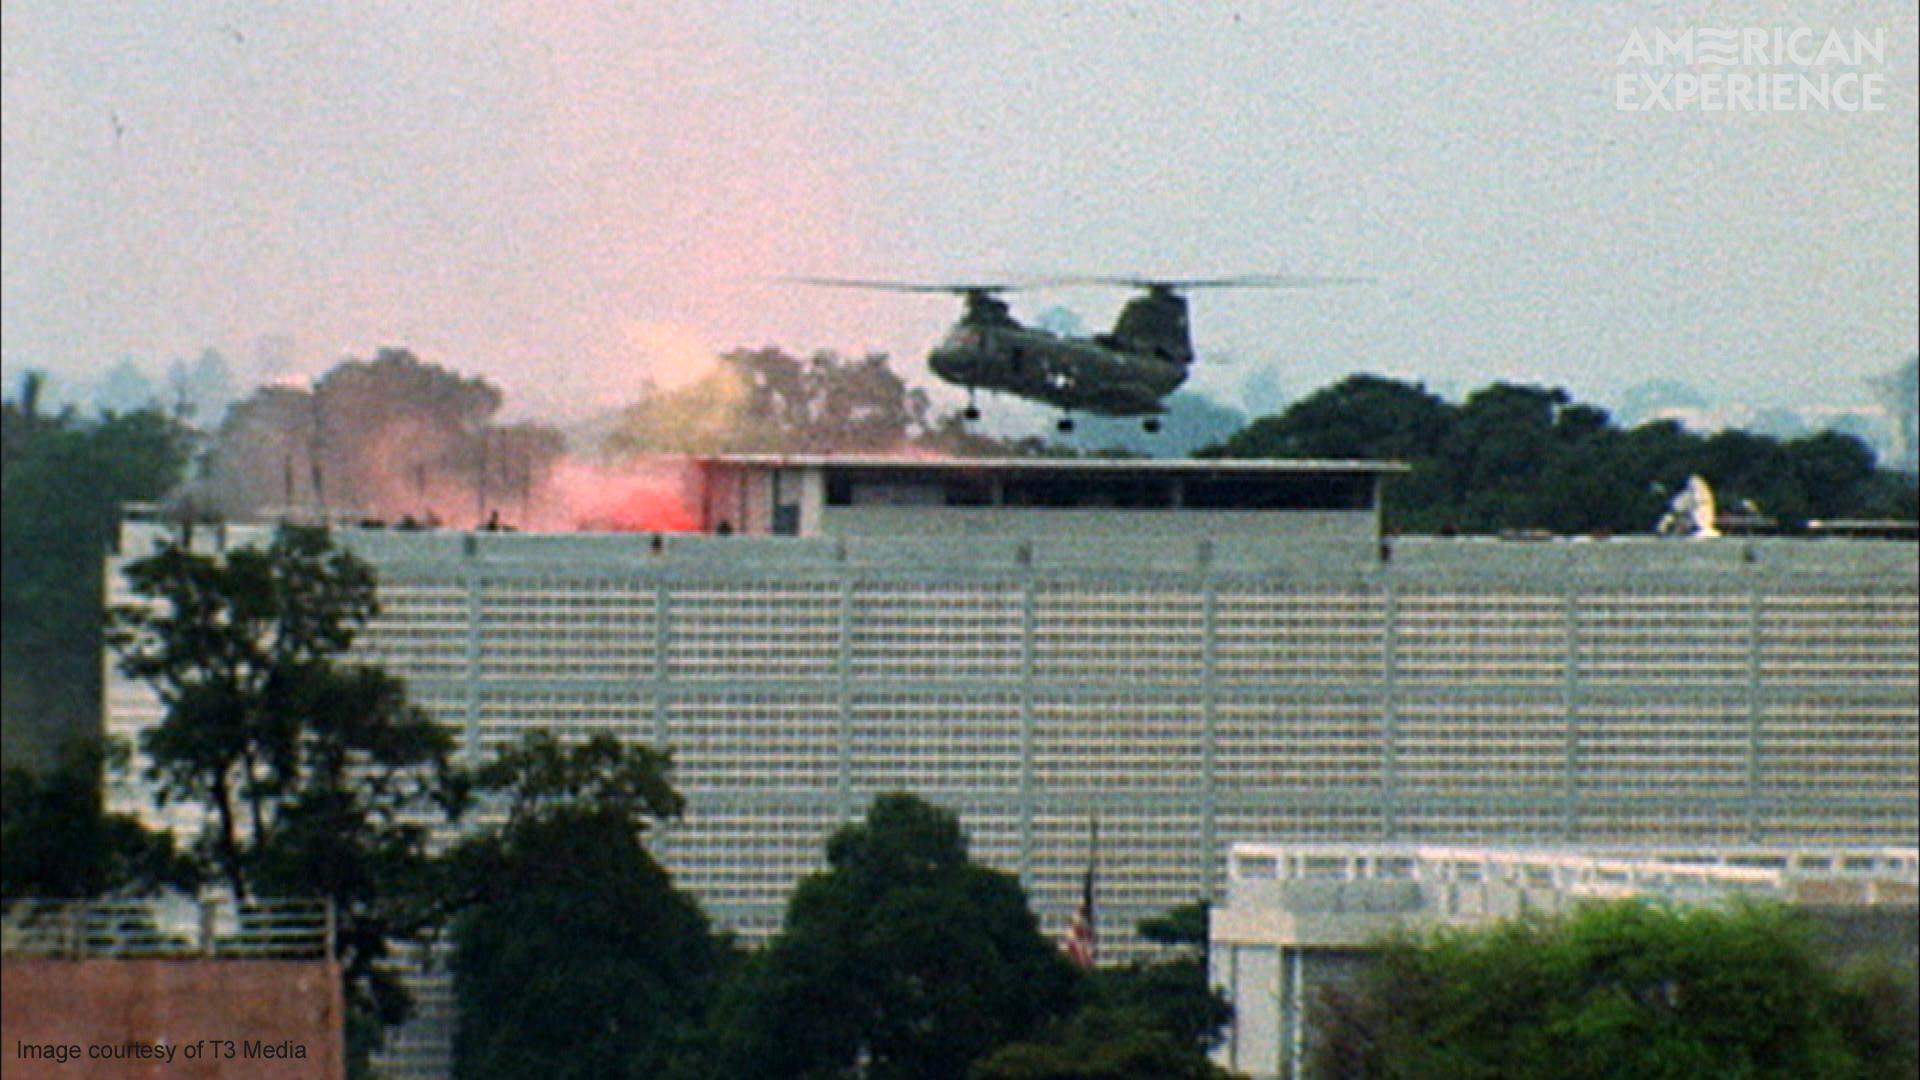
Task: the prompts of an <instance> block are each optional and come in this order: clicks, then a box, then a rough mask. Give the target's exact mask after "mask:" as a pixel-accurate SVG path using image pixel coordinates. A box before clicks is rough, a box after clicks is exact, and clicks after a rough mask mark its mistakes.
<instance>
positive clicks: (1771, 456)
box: [1199, 375, 1917, 534]
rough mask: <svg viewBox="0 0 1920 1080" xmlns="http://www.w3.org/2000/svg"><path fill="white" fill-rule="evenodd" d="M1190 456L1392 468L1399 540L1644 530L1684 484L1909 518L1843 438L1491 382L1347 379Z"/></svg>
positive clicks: (1758, 503)
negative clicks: (1673, 417)
mask: <svg viewBox="0 0 1920 1080" xmlns="http://www.w3.org/2000/svg"><path fill="white" fill-rule="evenodd" d="M1199 456H1201V457H1222V458H1322V459H1327V458H1347V459H1367V460H1381V459H1384V460H1391V461H1399V462H1404V463H1406V464H1407V465H1409V466H1411V467H1412V471H1411V472H1410V473H1409V474H1408V475H1405V476H1401V477H1396V478H1394V479H1393V480H1392V481H1390V484H1391V487H1390V490H1389V494H1388V498H1387V507H1388V509H1387V514H1388V524H1389V527H1390V528H1392V529H1394V530H1395V531H1399V532H1412V533H1452V532H1460V533H1493V532H1502V531H1507V530H1522V529H1525V530H1531V529H1544V530H1548V531H1551V532H1555V533H1564V534H1604V533H1644V532H1648V531H1650V530H1651V529H1652V528H1653V527H1654V525H1655V523H1656V522H1658V521H1659V519H1660V517H1661V515H1662V514H1663V512H1664V511H1665V509H1666V507H1667V504H1668V502H1669V501H1670V500H1671V499H1672V497H1673V495H1674V493H1675V492H1677V491H1679V490H1680V489H1681V488H1682V487H1684V486H1685V485H1686V483H1687V478H1688V477H1690V476H1695V475H1697V476H1700V477H1703V478H1704V479H1705V480H1706V481H1707V483H1708V484H1710V485H1711V486H1712V487H1713V490H1714V492H1715V494H1716V495H1717V496H1718V498H1719V502H1720V505H1721V506H1722V507H1723V508H1729V507H1730V508H1740V509H1745V510H1748V511H1750V512H1751V511H1757V512H1758V514H1760V515H1764V516H1765V517H1767V518H1770V519H1772V520H1773V521H1775V522H1777V523H1778V525H1779V527H1780V528H1782V529H1784V530H1787V531H1793V530H1797V529H1802V528H1804V527H1805V526H1806V524H1807V523H1808V522H1809V521H1817V520H1823V519H1826V520H1830V519H1835V518H1898V519H1902V520H1909V521H1910V520H1913V518H1914V517H1915V516H1916V511H1917V507H1916V498H1915V489H1914V478H1913V477H1912V476H1910V475H1903V474H1900V473H1895V472H1891V471H1888V470H1883V469H1881V468H1879V467H1878V463H1877V461H1876V460H1875V456H1874V452H1873V450H1872V448H1870V447H1869V446H1868V445H1867V444H1866V443H1865V442H1863V441H1861V440H1860V439H1858V438H1856V437H1854V436H1852V435H1841V434H1835V433H1832V432H1828V433H1824V434H1819V435H1810V436H1806V437H1804V438H1796V439H1786V440H1781V439H1775V438H1771V437H1768V436H1765V435H1754V434H1750V433H1748V432H1744V431H1722V432H1717V433H1715V434H1712V435H1700V434H1696V433H1693V432H1690V431H1688V430H1686V429H1685V428H1683V427H1681V426H1680V425H1679V424H1677V423H1675V422H1673V421H1669V420H1660V421H1654V422H1651V423H1646V424H1642V425H1640V426H1639V427H1635V428H1630V429H1623V428H1620V427H1618V426H1616V425H1615V424H1614V422H1613V419H1612V417H1611V416H1609V415H1608V414H1607V411H1606V410H1605V409H1601V408H1598V407H1595V406H1592V405H1582V404H1579V403H1576V402H1574V401H1573V400H1572V399H1571V398H1570V397H1569V396H1568V395H1567V393H1566V391H1564V390H1560V389H1549V388H1543V387H1537V386H1514V385H1510V384H1507V383H1495V384H1493V385H1491V386H1488V387H1485V388H1483V389H1481V390H1477V391H1475V392H1474V393H1472V394H1471V395H1469V396H1468V397H1467V398H1466V400H1465V401H1463V402H1461V403H1460V404H1458V405H1455V404H1451V403H1449V402H1447V401H1445V400H1444V399H1442V398H1440V397H1439V396H1438V395H1436V394H1433V393H1431V392H1429V391H1428V390H1427V389H1426V388H1425V387H1423V386H1420V385H1418V384H1415V383H1406V382H1398V381H1395V380H1393V379H1386V378H1380V377H1378V376H1373V375H1355V376H1352V377H1350V378H1348V379H1346V380H1344V381H1342V382H1340V383H1337V384H1335V385H1333V386H1329V387H1327V388H1325V389H1323V390H1319V391H1317V392H1315V393H1313V394H1311V395H1309V396H1308V397H1306V398H1304V399H1302V400H1301V401H1299V402H1297V403H1295V404H1294V405H1293V406H1291V407H1290V408H1288V409H1287V410H1286V411H1284V412H1282V413H1279V414H1278V415H1275V416H1266V417H1262V418H1260V419H1258V420H1255V421H1254V422H1253V423H1251V424H1249V425H1247V427H1246V428H1244V429H1242V430H1241V431H1240V432H1238V433H1237V434H1235V435H1234V436H1233V437H1231V438H1229V439H1227V440H1226V441H1225V442H1224V443H1221V444H1220V445H1217V446H1212V447H1208V448H1207V449H1205V450H1202V451H1200V454H1199Z"/></svg>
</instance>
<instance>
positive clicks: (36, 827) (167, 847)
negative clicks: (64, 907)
mask: <svg viewBox="0 0 1920 1080" xmlns="http://www.w3.org/2000/svg"><path fill="white" fill-rule="evenodd" d="M104 757H105V753H104V751H103V750H102V749H101V748H100V744H98V743H95V744H85V743H71V744H69V745H68V748H67V751H66V754H65V757H64V759H63V760H62V762H61V764H60V765H59V766H58V767H57V768H54V769H51V770H47V771H45V772H32V771H29V770H27V769H18V768H10V769H8V770H6V778H5V782H4V785H3V786H0V901H4V902H9V903H10V902H12V901H14V900H17V899H20V898H22V897H43V898H49V899H91V898H95V897H101V896H108V895H112V894H116V893H121V894H128V895H138V894H145V893H150V892H152V891H154V890H155V889H158V888H161V887H164V886H168V885H173V886H180V887H191V886H192V885H194V884H195V883H196V882H197V878H198V875H197V873H196V872H195V870H194V867H193V865H192V863H191V862H190V861H189V860H187V859H185V858H184V857H182V856H181V855H180V854H179V853H177V852H175V851H174V846H173V837H172V836H170V835H168V834H166V833H156V832H152V831H150V830H148V829H147V828H146V827H145V826H143V825H141V824H140V822H139V821H137V820H135V819H134V818H131V817H127V816H126V815H123V814H109V813H107V812H106V811H105V809H104V808H103V807H102V806H101V800H100V777H101V767H102V759H103V758H104Z"/></svg>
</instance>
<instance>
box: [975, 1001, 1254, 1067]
mask: <svg viewBox="0 0 1920 1080" xmlns="http://www.w3.org/2000/svg"><path fill="white" fill-rule="evenodd" d="M1232 1075H1233V1074H1231V1073H1229V1072H1227V1071H1226V1070H1225V1069H1222V1068H1220V1067H1219V1066H1217V1065H1215V1064H1213V1062H1211V1061H1209V1060H1207V1057H1206V1055H1204V1054H1202V1053H1200V1052H1198V1051H1196V1050H1195V1049H1194V1048H1193V1047H1191V1046H1185V1045H1182V1044H1181V1042H1180V1041H1179V1040H1178V1039H1176V1038H1174V1037H1172V1036H1170V1035H1168V1034H1167V1033H1166V1032H1165V1031H1164V1030H1162V1029H1161V1028H1159V1027H1156V1026H1155V1025H1154V1024H1153V1022H1152V1018H1151V1017H1150V1016H1148V1015H1147V1014H1144V1013H1141V1012H1139V1011H1135V1010H1126V1009H1110V1008H1104V1007H1094V1008H1088V1009H1083V1010H1081V1011H1080V1012H1078V1013H1076V1014H1074V1017H1073V1019H1071V1020H1069V1021H1068V1022H1067V1023H1066V1024H1064V1025H1062V1026H1061V1027H1060V1028H1059V1029H1058V1030H1057V1031H1055V1032H1053V1033H1052V1036H1051V1038H1049V1039H1047V1040H1045V1041H1039V1042H1019V1043H1012V1044H1009V1045H1007V1046H1004V1047H1002V1048H1000V1049H999V1050H997V1051H995V1052H994V1053H992V1054H990V1055H988V1056H987V1057H985V1058H983V1059H981V1060H980V1061H979V1062H978V1063H977V1064H975V1065H974V1067H973V1070H972V1071H971V1072H970V1073H968V1076H969V1078H970V1080H1230V1078H1231V1077H1232Z"/></svg>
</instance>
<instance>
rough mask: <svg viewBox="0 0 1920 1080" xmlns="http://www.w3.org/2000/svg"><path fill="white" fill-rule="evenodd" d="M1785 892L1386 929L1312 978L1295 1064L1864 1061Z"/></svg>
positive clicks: (1472, 1069)
mask: <svg viewBox="0 0 1920 1080" xmlns="http://www.w3.org/2000/svg"><path fill="white" fill-rule="evenodd" d="M1853 1000H1854V999H1852V998H1850V997H1849V996H1848V995H1847V994H1846V993H1844V992H1843V991H1842V988H1841V984H1840V983H1839V982H1838V981H1837V979H1836V976H1835V975H1834V973H1833V972H1832V971H1831V970H1829V969H1828V968H1827V967H1826V966H1824V964H1823V963H1822V961H1821V958H1820V955H1819V952H1818V950H1817V948H1816V947H1815V944H1814V942H1813V939H1812V937H1811V934H1810V928H1809V925H1808V923H1807V922H1806V921H1805V920H1804V919H1803V918H1802V917H1800V916H1798V915H1796V914H1794V913H1793V912H1791V911H1790V910H1789V909H1786V908H1783V907H1777V906H1760V905H1749V906H1741V907H1736V908H1730V909H1726V908H1712V907H1689V908H1678V907H1669V906H1662V905H1655V904H1649V903H1644V902H1637V901H1635V902H1626V903H1619V904H1612V905H1607V906H1600V907H1592V908H1583V909H1580V910H1577V911H1575V912H1574V913H1572V914H1570V915H1567V916H1564V917H1559V918H1541V917H1536V918H1524V919H1519V920H1515V921H1511V922H1505V923H1500V924H1497V925H1495V926H1492V927H1488V928H1484V929H1478V930H1472V931H1461V932H1443V933H1441V934H1439V935H1437V936H1435V937H1433V938H1432V939H1431V940H1426V941H1413V940H1405V941H1399V942H1395V943H1392V944H1391V945H1389V947H1388V948H1387V949H1386V950H1385V951H1384V952H1383V953H1382V955H1381V957H1380V959H1379V962H1378V963H1377V964H1375V965H1374V966H1373V967H1372V968H1371V969H1370V970H1369V971H1368V973H1367V974H1365V975H1364V976H1363V977H1362V978H1361V980H1360V982H1359V984H1358V985H1357V987H1356V988H1355V989H1354V990H1353V991H1351V992H1350V993H1346V994H1341V993H1332V994H1328V995H1324V996H1323V998H1322V1000H1321V1001H1320V1002H1319V1011H1318V1013H1317V1015H1316V1018H1315V1030H1314V1034H1313V1037H1312V1039H1311V1041H1310V1050H1309V1054H1310V1058H1311V1060H1310V1063H1309V1070H1310V1071H1309V1074H1310V1075H1314V1076H1325V1077H1342V1078H1367V1077H1439V1076H1445V1077H1461V1078H1469V1080H1470V1078H1474V1077H1485V1078H1488V1080H1495V1078H1499V1080H1529V1078H1534V1077H1538V1078H1542V1080H1545V1078H1553V1080H1583V1078H1592V1080H1605V1078H1613V1077H1618V1078H1621V1080H1628V1078H1632V1080H1648V1078H1652V1080H1659V1078H1663V1077H1671V1078H1673V1080H1680V1078H1688V1077H1698V1076H1740V1077H1751V1078H1755V1080H1761V1078H1766V1077H1780V1078H1782V1080H1786V1078H1789V1077H1793V1078H1806V1077H1823V1078H1824V1077H1833V1078H1841V1077H1857V1076H1866V1075H1878V1074H1879V1073H1878V1072H1877V1071H1876V1067H1875V1066H1874V1065H1873V1063H1871V1062H1869V1061H1867V1060H1865V1059H1864V1058H1863V1056H1862V1051H1863V1050H1870V1049H1871V1046H1872V1044H1870V1043H1868V1042H1866V1041H1863V1037H1862V1035H1861V1034H1860V1033H1859V1032H1857V1031H1851V1030H1850V1026H1852V1025H1857V1024H1858V1023H1859V1022H1860V1018H1859V1017H1858V1016H1857V1015H1856V1013H1855V1010H1854V1009H1853V1007H1852V1002H1853Z"/></svg>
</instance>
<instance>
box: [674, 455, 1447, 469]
mask: <svg viewBox="0 0 1920 1080" xmlns="http://www.w3.org/2000/svg"><path fill="white" fill-rule="evenodd" d="M695 460H696V461H698V462H700V463H701V464H703V465H732V466H738V467H742V468H816V467H817V468H828V469H839V468H848V469H902V470H906V469H911V470H915V471H926V470H939V471H954V472H962V471H968V470H982V469H984V470H991V471H1002V472H1055V471H1075V472H1107V473H1125V472H1156V473H1202V472H1204V473H1245V474H1257V473H1327V472H1342V473H1354V472H1361V473H1404V472H1408V471H1410V469H1411V466H1408V465H1406V464H1404V463H1401V462H1397V461H1343V460H1322V459H1304V458H1302V459H1284V460H1283V459H1277V458H1233V459H1228V458H1044V457H1017V458H959V457H916V456H913V455H906V454H714V455H710V456H704V457H699V458H696V459H695Z"/></svg>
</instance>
